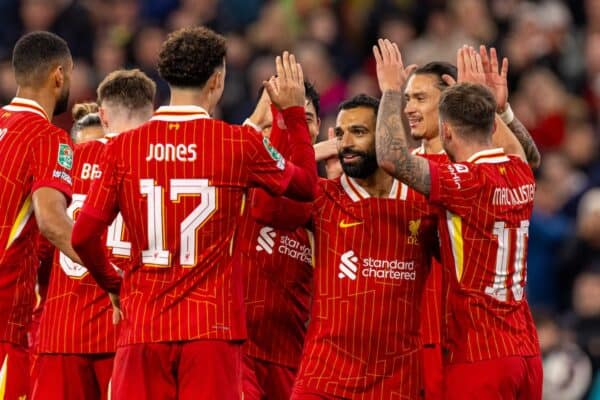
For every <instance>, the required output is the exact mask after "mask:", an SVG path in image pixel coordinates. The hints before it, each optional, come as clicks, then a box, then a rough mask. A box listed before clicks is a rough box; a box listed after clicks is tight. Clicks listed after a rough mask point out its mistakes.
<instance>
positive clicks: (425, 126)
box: [404, 74, 442, 140]
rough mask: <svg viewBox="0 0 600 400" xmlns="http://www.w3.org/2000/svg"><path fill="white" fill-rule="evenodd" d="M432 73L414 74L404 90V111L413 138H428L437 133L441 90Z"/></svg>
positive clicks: (435, 135) (433, 136)
mask: <svg viewBox="0 0 600 400" xmlns="http://www.w3.org/2000/svg"><path fill="white" fill-rule="evenodd" d="M438 84H439V79H438V77H437V76H436V75H434V74H414V75H413V76H411V77H410V79H409V80H408V83H407V84H406V89H405V90H404V99H405V106H404V113H405V114H406V117H407V118H408V124H409V126H410V135H411V136H412V137H413V139H417V140H422V139H425V140H428V139H433V138H436V137H437V136H438V135H439V130H438V104H439V102H440V95H441V93H442V92H441V90H440V88H439V86H438Z"/></svg>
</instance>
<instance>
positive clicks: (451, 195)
mask: <svg viewBox="0 0 600 400" xmlns="http://www.w3.org/2000/svg"><path fill="white" fill-rule="evenodd" d="M428 161H429V172H430V175H431V192H430V194H429V200H430V201H431V202H432V203H433V204H436V205H440V206H442V207H444V208H447V209H449V210H451V211H452V210H455V209H457V208H460V207H468V206H469V205H472V204H473V201H474V200H475V198H476V197H477V195H478V193H479V191H480V190H481V188H482V186H483V185H484V178H483V176H482V175H481V173H480V170H479V168H478V165H477V164H472V163H449V162H436V161H435V160H432V159H429V160H428Z"/></svg>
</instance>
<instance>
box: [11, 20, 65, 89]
mask: <svg viewBox="0 0 600 400" xmlns="http://www.w3.org/2000/svg"><path fill="white" fill-rule="evenodd" d="M70 58H71V51H70V50H69V46H68V45H67V42H65V40H64V39H62V38H61V37H59V36H57V35H55V34H54V33H50V32H45V31H36V32H31V33H28V34H26V35H24V36H22V37H21V38H20V39H19V40H18V41H17V43H16V44H15V47H14V49H13V54H12V66H13V70H14V73H15V80H16V81H17V85H19V86H35V85H40V84H42V83H43V81H44V80H45V79H46V77H47V75H48V74H49V73H50V71H51V70H52V69H53V68H55V67H57V66H58V65H60V64H61V63H63V62H65V61H66V60H68V59H70Z"/></svg>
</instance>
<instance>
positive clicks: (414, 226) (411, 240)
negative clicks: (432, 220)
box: [408, 219, 421, 244]
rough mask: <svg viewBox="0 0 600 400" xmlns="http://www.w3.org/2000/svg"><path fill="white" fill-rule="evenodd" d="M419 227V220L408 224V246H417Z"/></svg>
mask: <svg viewBox="0 0 600 400" xmlns="http://www.w3.org/2000/svg"><path fill="white" fill-rule="evenodd" d="M420 227H421V220H420V219H414V220H410V221H409V222H408V231H409V232H410V236H409V237H408V244H419V228H420Z"/></svg>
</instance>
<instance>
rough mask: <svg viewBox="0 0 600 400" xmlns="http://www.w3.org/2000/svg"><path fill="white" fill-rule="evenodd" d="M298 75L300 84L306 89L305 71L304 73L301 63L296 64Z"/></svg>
mask: <svg viewBox="0 0 600 400" xmlns="http://www.w3.org/2000/svg"><path fill="white" fill-rule="evenodd" d="M296 73H297V74H298V82H299V83H300V84H301V85H302V87H304V71H302V65H300V63H296Z"/></svg>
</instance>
